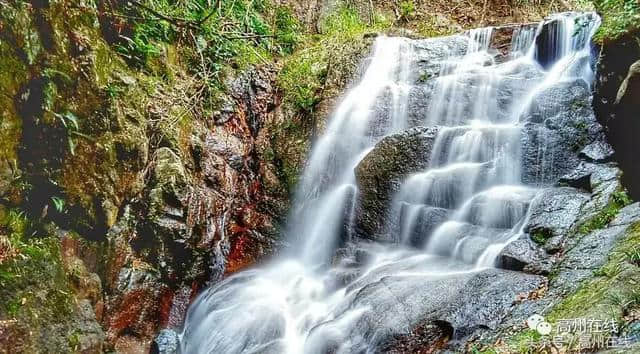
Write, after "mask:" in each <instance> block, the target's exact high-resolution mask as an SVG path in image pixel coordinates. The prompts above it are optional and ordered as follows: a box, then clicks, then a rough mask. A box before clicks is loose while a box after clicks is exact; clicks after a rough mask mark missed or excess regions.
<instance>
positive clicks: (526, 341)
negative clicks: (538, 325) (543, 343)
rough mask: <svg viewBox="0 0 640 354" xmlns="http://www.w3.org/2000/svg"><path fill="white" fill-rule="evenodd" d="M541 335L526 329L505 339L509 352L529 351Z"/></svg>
mask: <svg viewBox="0 0 640 354" xmlns="http://www.w3.org/2000/svg"><path fill="white" fill-rule="evenodd" d="M541 338H542V336H541V335H540V333H538V332H537V331H535V330H532V329H526V330H524V331H522V332H519V333H518V334H516V335H514V336H512V337H510V338H508V339H507V341H506V344H507V346H508V347H509V348H510V350H511V352H516V353H529V352H531V350H532V348H533V347H534V345H535V343H537V342H538V341H540V339H541Z"/></svg>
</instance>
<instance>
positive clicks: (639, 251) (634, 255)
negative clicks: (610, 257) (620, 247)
mask: <svg viewBox="0 0 640 354" xmlns="http://www.w3.org/2000/svg"><path fill="white" fill-rule="evenodd" d="M624 254H625V257H626V259H627V261H628V262H629V263H631V264H635V265H637V266H640V247H633V248H632V249H630V250H625V251H624Z"/></svg>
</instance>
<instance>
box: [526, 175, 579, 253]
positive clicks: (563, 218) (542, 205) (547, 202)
mask: <svg viewBox="0 0 640 354" xmlns="http://www.w3.org/2000/svg"><path fill="white" fill-rule="evenodd" d="M588 200H589V195H588V194H586V193H583V192H580V191H579V190H576V189H574V188H568V187H565V188H549V189H546V190H544V191H542V192H541V193H540V194H538V195H537V196H536V197H535V198H534V200H533V202H532V205H531V209H530V211H529V213H530V214H529V215H530V216H529V222H528V223H527V225H526V226H525V227H524V231H525V232H526V233H528V234H530V235H532V237H533V238H534V240H535V241H537V242H542V243H543V245H542V246H545V247H546V246H547V245H546V244H545V243H546V241H547V240H548V239H552V238H554V237H560V240H561V239H562V238H564V237H565V236H566V235H567V233H568V231H569V229H570V228H571V227H572V226H573V225H574V223H575V222H576V219H577V218H578V216H579V215H580V213H581V209H582V206H583V205H584V204H585V203H587V201H588ZM554 243H555V244H556V245H550V246H551V247H550V248H547V251H551V252H555V251H558V250H557V249H556V246H557V243H558V240H557V239H556V240H554Z"/></svg>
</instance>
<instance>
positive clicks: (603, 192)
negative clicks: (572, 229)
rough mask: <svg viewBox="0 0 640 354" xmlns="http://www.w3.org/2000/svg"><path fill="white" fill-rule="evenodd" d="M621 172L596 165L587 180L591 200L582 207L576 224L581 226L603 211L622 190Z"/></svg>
mask: <svg viewBox="0 0 640 354" xmlns="http://www.w3.org/2000/svg"><path fill="white" fill-rule="evenodd" d="M621 176H622V171H620V169H619V168H618V167H617V166H616V165H614V164H609V165H598V166H596V167H595V168H594V170H593V173H591V175H590V178H589V183H590V186H591V199H590V200H589V201H588V202H587V203H586V204H585V205H584V207H583V208H582V211H581V215H580V218H579V220H578V221H577V223H579V224H582V223H584V222H586V221H587V220H589V219H591V218H592V217H593V216H595V215H597V214H598V213H599V212H601V211H603V210H604V209H605V208H607V206H609V205H610V203H611V202H612V201H613V198H615V196H616V193H618V192H620V191H621V190H622V184H621V181H620V177H621Z"/></svg>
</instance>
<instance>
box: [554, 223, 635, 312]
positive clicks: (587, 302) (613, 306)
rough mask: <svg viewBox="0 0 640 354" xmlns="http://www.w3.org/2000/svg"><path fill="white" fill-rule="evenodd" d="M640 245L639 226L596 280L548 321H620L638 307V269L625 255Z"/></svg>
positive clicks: (630, 233)
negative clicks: (586, 319) (627, 312)
mask: <svg viewBox="0 0 640 354" xmlns="http://www.w3.org/2000/svg"><path fill="white" fill-rule="evenodd" d="M639 244H640V224H635V225H634V226H632V227H630V228H629V231H628V232H627V236H626V237H625V238H624V239H623V241H621V242H620V243H619V244H618V245H617V246H616V247H615V249H614V250H613V252H612V253H611V255H610V256H609V259H608V261H607V263H606V264H605V265H604V266H603V267H602V268H601V269H600V270H599V271H598V272H596V277H595V278H593V279H591V280H589V281H587V282H585V283H583V284H582V285H581V287H580V288H579V289H578V291H576V293H574V294H573V295H571V296H569V297H567V298H566V299H565V300H564V301H563V302H561V303H560V304H559V305H557V306H555V307H554V308H553V310H552V311H551V312H550V314H549V316H548V319H550V320H552V321H555V320H558V319H561V318H578V317H585V316H588V317H589V318H597V319H612V318H613V319H616V320H617V321H621V320H622V316H623V315H624V314H625V313H626V311H628V309H629V308H630V307H638V305H640V301H639V300H640V297H638V296H637V295H638V291H639V290H640V289H638V285H637V283H636V281H637V279H638V278H639V277H640V269H638V267H637V266H635V265H632V264H631V263H630V262H629V259H628V258H627V256H626V255H627V251H628V250H629V249H633V248H634V247H637V246H638V245H639Z"/></svg>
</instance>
